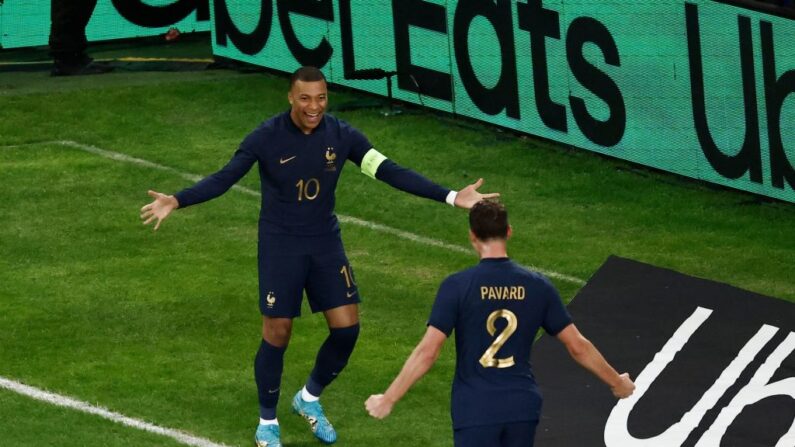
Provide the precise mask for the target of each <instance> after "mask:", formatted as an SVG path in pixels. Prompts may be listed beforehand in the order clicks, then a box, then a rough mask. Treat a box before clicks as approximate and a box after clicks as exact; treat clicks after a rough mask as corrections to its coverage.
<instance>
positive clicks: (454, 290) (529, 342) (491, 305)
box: [365, 201, 635, 447]
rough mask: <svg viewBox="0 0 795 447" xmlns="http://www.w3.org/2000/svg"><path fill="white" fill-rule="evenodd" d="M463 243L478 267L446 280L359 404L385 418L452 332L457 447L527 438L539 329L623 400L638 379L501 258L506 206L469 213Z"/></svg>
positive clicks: (551, 294)
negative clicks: (399, 360)
mask: <svg viewBox="0 0 795 447" xmlns="http://www.w3.org/2000/svg"><path fill="white" fill-rule="evenodd" d="M469 228H470V231H469V240H470V242H471V243H472V246H473V247H474V249H475V251H477V253H478V254H479V255H480V263H479V264H478V265H476V266H475V267H472V268H470V269H467V270H464V271H462V272H458V273H455V274H453V275H451V276H449V277H447V279H445V280H444V281H443V282H442V284H441V286H439V291H438V293H437V295H436V301H435V302H434V304H433V308H432V310H431V316H430V318H429V319H428V328H427V329H426V332H425V336H424V337H423V338H422V340H421V341H420V343H419V344H418V345H417V347H416V348H414V351H413V352H412V353H411V355H410V356H409V358H408V360H406V363H405V365H404V366H403V369H402V370H401V371H400V374H398V376H397V377H396V378H395V380H394V381H393V382H392V384H391V385H390V386H389V388H388V389H387V390H386V392H384V394H377V395H373V396H370V398H368V399H367V401H366V402H365V407H366V409H367V411H368V412H369V413H370V415H371V416H373V417H375V418H378V419H383V418H385V417H387V416H388V415H389V413H391V412H392V407H393V406H394V405H395V403H397V401H399V400H400V398H402V397H403V395H404V394H406V392H407V391H408V390H409V388H411V386H412V385H413V384H414V383H415V382H416V381H417V380H419V379H420V378H421V377H422V376H423V375H425V373H426V372H428V370H429V369H430V368H431V366H433V364H434V362H436V359H437V357H438V356H439V352H440V350H441V349H442V345H444V342H445V340H447V337H449V336H450V334H451V333H452V332H453V330H455V333H456V338H455V341H456V346H455V348H456V373H455V379H454V380H453V391H452V403H451V412H452V417H453V440H454V442H455V446H456V447H475V446H477V447H482V446H489V447H519V446H521V447H528V446H532V445H533V439H534V437H535V429H536V425H537V424H538V420H539V417H540V413H541V394H540V393H539V391H538V386H537V384H536V382H535V379H534V378H533V373H532V371H531V369H530V350H531V348H532V346H533V340H534V339H535V336H536V332H538V329H539V328H544V331H546V332H547V333H548V334H550V335H554V336H556V337H557V338H558V339H559V340H560V341H561V342H563V344H564V345H565V346H566V348H567V349H568V351H569V354H571V356H572V357H573V358H574V360H576V361H577V362H578V363H579V364H580V365H581V366H583V367H584V368H586V369H587V370H589V371H590V372H592V373H593V374H595V375H596V376H597V377H598V378H599V379H601V380H602V381H603V382H604V383H606V384H607V385H608V386H610V389H611V390H612V392H613V395H614V396H615V397H617V398H625V397H628V396H629V395H631V394H632V392H633V390H634V389H635V384H634V383H633V382H632V380H630V378H629V374H627V373H624V374H618V373H617V372H616V370H614V369H613V367H612V366H610V364H608V363H607V361H606V360H605V359H604V357H602V354H600V353H599V351H598V350H597V349H596V347H594V345H593V344H592V343H591V342H590V341H588V339H586V338H585V337H584V336H582V334H580V332H579V331H578V330H577V327H576V326H575V325H574V324H573V323H572V321H571V316H569V313H568V311H566V308H565V307H563V303H562V302H561V300H560V296H559V295H558V292H557V291H556V290H555V288H554V286H553V285H552V284H551V283H550V282H549V280H547V279H546V278H544V277H543V276H541V275H540V274H538V273H534V272H530V271H528V270H526V269H525V268H523V267H521V266H519V265H517V264H516V263H514V262H513V261H511V260H510V259H509V258H508V252H507V246H506V244H507V241H508V238H509V237H510V236H511V231H512V230H511V227H510V225H508V213H507V212H506V211H505V207H504V206H503V205H502V204H500V203H497V202H492V201H482V202H479V203H476V204H475V205H474V206H473V207H472V208H471V210H470V212H469Z"/></svg>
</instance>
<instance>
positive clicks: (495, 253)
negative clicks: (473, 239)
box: [477, 240, 508, 259]
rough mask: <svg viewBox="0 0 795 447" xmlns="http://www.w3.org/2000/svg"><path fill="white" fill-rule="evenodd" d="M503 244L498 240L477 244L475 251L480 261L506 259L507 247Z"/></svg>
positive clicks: (503, 242)
mask: <svg viewBox="0 0 795 447" xmlns="http://www.w3.org/2000/svg"><path fill="white" fill-rule="evenodd" d="M505 242H506V241H500V240H495V241H488V242H479V243H478V246H477V251H478V254H479V255H480V259H488V258H507V257H508V247H507V245H506V243H505Z"/></svg>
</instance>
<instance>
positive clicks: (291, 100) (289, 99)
mask: <svg viewBox="0 0 795 447" xmlns="http://www.w3.org/2000/svg"><path fill="white" fill-rule="evenodd" d="M287 101H288V102H289V103H290V105H293V91H292V89H290V91H288V92H287Z"/></svg>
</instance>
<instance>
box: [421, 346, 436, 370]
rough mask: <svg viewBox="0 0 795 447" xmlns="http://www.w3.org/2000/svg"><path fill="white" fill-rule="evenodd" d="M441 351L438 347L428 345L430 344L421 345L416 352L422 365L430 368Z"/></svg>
mask: <svg viewBox="0 0 795 447" xmlns="http://www.w3.org/2000/svg"><path fill="white" fill-rule="evenodd" d="M440 352H441V349H440V347H436V346H430V345H427V344H426V345H422V346H420V347H419V349H418V352H417V358H418V360H419V361H420V363H421V364H422V365H424V366H425V367H426V368H430V367H431V366H433V364H434V363H436V359H438V358H439V353H440Z"/></svg>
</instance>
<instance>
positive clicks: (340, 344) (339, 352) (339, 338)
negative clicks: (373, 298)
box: [306, 323, 359, 396]
mask: <svg viewBox="0 0 795 447" xmlns="http://www.w3.org/2000/svg"><path fill="white" fill-rule="evenodd" d="M358 337H359V323H356V324H355V325H353V326H348V327H344V328H330V329H329V334H328V337H327V338H326V341H325V342H323V346H321V347H320V350H319V351H318V352H317V358H316V359H315V367H314V369H312V374H310V376H309V380H307V382H306V390H307V391H309V393H310V394H312V395H313V396H320V393H322V392H323V389H324V388H325V387H327V386H328V385H329V384H330V383H331V382H332V381H333V380H334V379H335V378H337V375H338V374H339V373H340V372H342V370H343V368H345V365H347V364H348V359H349V358H350V357H351V353H353V347H354V346H355V345H356V339H357V338H358Z"/></svg>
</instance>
